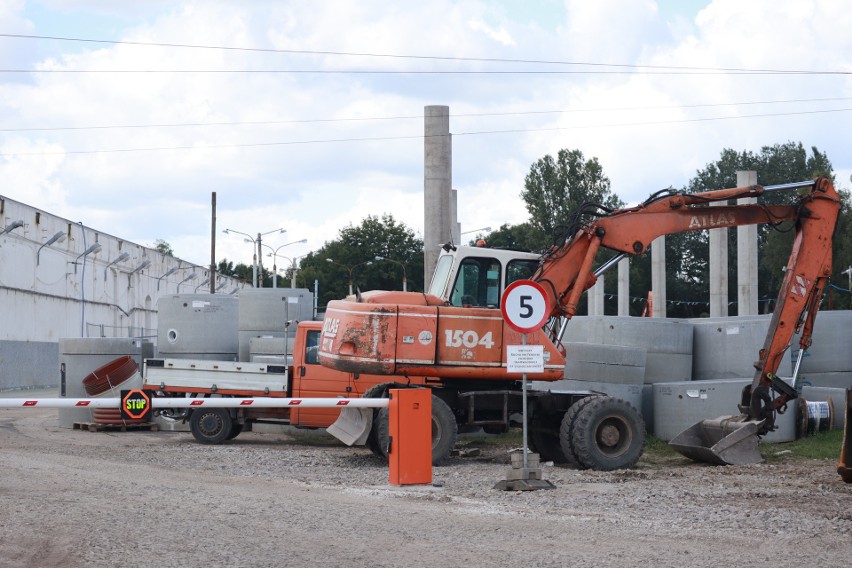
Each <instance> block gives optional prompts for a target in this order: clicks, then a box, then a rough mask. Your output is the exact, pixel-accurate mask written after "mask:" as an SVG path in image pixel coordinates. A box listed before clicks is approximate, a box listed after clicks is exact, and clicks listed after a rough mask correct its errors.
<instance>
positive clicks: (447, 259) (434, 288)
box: [429, 255, 453, 298]
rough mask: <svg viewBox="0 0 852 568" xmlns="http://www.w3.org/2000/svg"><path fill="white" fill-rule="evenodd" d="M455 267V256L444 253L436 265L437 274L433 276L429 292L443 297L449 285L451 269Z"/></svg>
mask: <svg viewBox="0 0 852 568" xmlns="http://www.w3.org/2000/svg"><path fill="white" fill-rule="evenodd" d="M452 268H453V256H452V255H443V256H440V257H438V264H437V265H436V266H435V274H434V275H433V276H432V284H430V285H429V293H430V294H434V295H435V296H438V297H439V298H441V297H443V295H444V290H445V289H446V287H447V280H449V279H450V270H451V269H452Z"/></svg>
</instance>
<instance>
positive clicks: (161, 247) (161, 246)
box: [154, 239, 175, 256]
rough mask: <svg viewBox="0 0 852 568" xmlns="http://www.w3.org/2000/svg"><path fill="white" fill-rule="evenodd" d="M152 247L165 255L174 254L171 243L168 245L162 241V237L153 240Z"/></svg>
mask: <svg viewBox="0 0 852 568" xmlns="http://www.w3.org/2000/svg"><path fill="white" fill-rule="evenodd" d="M154 249H155V250H157V251H159V252H161V253H163V254H164V255H166V256H174V255H175V251H174V249H172V245H170V244H169V243H168V242H166V241H164V240H163V239H157V240H156V241H154Z"/></svg>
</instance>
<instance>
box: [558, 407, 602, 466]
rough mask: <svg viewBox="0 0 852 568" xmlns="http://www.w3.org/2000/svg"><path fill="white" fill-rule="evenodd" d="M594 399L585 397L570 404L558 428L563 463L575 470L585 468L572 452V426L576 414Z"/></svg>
mask: <svg viewBox="0 0 852 568" xmlns="http://www.w3.org/2000/svg"><path fill="white" fill-rule="evenodd" d="M595 398H597V397H594V396H587V397H585V398H581V399H580V400H578V401H577V402H575V403H574V404H572V405H571V406H570V407H569V408H568V411H567V412H566V413H565V414H564V416H563V417H562V424H561V425H560V427H559V447H560V448H561V449H562V455H563V456H564V457H565V462H564V463H565V464H567V465H569V466H571V467H573V468H576V469H586V466H584V465H583V464H582V463H580V460H579V459H577V453H576V452H575V450H574V442H573V440H572V437H573V435H574V425H575V424H576V423H577V413H578V412H580V410H581V409H582V408H583V407H585V406H586V405H587V404H589V403H590V402H592V401H593V400H594V399H595Z"/></svg>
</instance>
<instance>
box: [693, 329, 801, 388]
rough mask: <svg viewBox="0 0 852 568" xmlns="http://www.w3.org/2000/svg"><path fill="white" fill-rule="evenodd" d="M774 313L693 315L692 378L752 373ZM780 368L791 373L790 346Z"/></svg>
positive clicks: (786, 372)
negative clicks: (697, 317) (721, 315)
mask: <svg viewBox="0 0 852 568" xmlns="http://www.w3.org/2000/svg"><path fill="white" fill-rule="evenodd" d="M771 317H772V316H770V315H756V316H739V317H729V318H702V319H690V320H689V322H690V323H691V324H692V326H693V340H692V341H693V342H692V380H694V381H704V380H719V379H734V378H738V377H745V376H748V375H749V374H751V373H753V372H754V362H755V361H757V360H758V358H759V356H760V350H761V349H762V348H763V344H764V343H765V341H766V333H767V331H768V330H769V322H770V319H771ZM778 372H779V374H780V375H781V376H789V375H790V374H791V373H792V367H791V363H790V351H789V350H787V352H785V353H784V358H783V360H782V361H781V365H780V367H779V368H778Z"/></svg>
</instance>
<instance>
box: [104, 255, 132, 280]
mask: <svg viewBox="0 0 852 568" xmlns="http://www.w3.org/2000/svg"><path fill="white" fill-rule="evenodd" d="M128 258H130V253H127V252H123V253H121V254H120V255H118V257H116V259H115V260H113V261H111V262H109V263H108V264H107V265H106V266H105V267H104V282H106V277H107V270H109V267H110V266H112V265H113V264H118V263H119V262H122V261H124V260H127V259H128Z"/></svg>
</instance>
